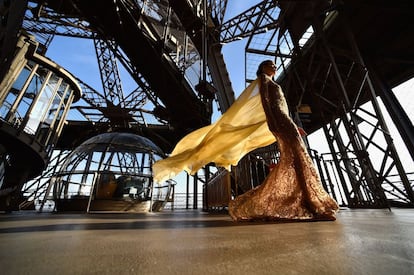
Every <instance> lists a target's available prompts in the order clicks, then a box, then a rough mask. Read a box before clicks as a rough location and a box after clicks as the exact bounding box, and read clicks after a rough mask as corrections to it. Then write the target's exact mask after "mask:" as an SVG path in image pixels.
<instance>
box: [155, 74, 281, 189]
mask: <svg viewBox="0 0 414 275" xmlns="http://www.w3.org/2000/svg"><path fill="white" fill-rule="evenodd" d="M275 141H276V138H275V136H274V135H273V134H272V133H271V132H270V130H269V128H268V126H267V122H266V115H265V113H264V110H263V106H262V102H261V99H260V93H259V80H258V79H256V80H255V81H253V82H252V83H251V84H250V85H249V86H248V87H247V88H246V89H245V90H244V91H243V92H242V93H241V94H240V96H239V98H238V99H237V100H236V101H235V102H234V103H233V104H232V105H231V106H230V108H229V109H228V110H227V111H226V112H225V113H224V114H223V115H222V116H221V117H220V118H219V119H218V120H217V121H216V122H215V123H213V124H211V125H208V126H205V127H203V128H200V129H198V130H195V131H193V132H191V133H189V134H188V135H186V136H185V137H184V138H182V139H181V140H180V141H179V142H178V144H177V145H176V147H175V148H174V150H173V152H172V153H171V155H170V156H169V157H168V158H166V159H162V160H159V161H157V162H155V163H154V164H153V167H152V169H153V174H154V181H155V182H162V181H165V180H167V179H170V178H173V177H174V176H176V175H177V174H178V173H180V172H181V171H183V170H184V171H186V172H187V173H189V174H191V175H193V174H195V173H196V172H197V171H198V170H199V169H200V168H202V167H203V166H205V165H206V164H208V163H210V162H214V163H215V164H216V165H217V166H221V167H224V168H226V169H227V170H230V167H231V165H237V163H238V162H239V160H240V159H241V158H242V157H243V156H244V155H246V154H247V153H248V152H250V151H252V150H254V149H257V148H260V147H264V146H267V145H270V144H272V143H273V142H275Z"/></svg>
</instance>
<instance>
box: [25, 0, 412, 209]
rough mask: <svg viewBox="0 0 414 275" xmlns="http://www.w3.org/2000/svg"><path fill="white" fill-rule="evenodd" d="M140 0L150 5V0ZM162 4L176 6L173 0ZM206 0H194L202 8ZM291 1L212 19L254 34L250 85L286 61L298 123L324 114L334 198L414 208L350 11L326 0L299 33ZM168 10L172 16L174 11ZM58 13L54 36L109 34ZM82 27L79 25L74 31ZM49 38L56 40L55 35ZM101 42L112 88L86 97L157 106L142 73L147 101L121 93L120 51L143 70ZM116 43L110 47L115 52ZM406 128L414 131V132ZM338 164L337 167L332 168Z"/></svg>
mask: <svg viewBox="0 0 414 275" xmlns="http://www.w3.org/2000/svg"><path fill="white" fill-rule="evenodd" d="M139 2H140V4H143V3H145V2H146V1H139ZM161 2H162V3H161V4H164V5H168V4H167V1H161ZM201 2H202V1H192V4H193V6H192V7H193V8H194V10H196V9H197V7H199V5H200V4H201ZM283 2H285V1H270V0H266V1H262V2H261V3H259V4H257V5H256V6H254V7H252V8H250V9H249V10H247V11H245V12H243V13H242V14H240V15H239V16H237V17H235V18H233V19H231V20H229V21H227V22H222V20H223V17H224V10H225V8H226V3H227V1H218V2H217V1H210V7H214V8H212V9H211V10H209V12H211V13H214V15H213V16H211V17H212V18H214V19H215V20H216V21H217V22H219V27H220V28H219V33H220V36H219V41H215V42H218V43H230V42H232V41H236V40H240V39H243V38H248V41H247V44H246V76H245V78H246V82H249V81H251V80H253V79H254V74H253V73H254V71H255V69H256V68H257V65H258V63H260V62H261V61H262V60H264V59H274V60H275V62H276V64H277V65H278V71H279V72H278V75H277V77H278V81H279V82H280V83H281V84H282V86H283V88H284V90H285V92H286V93H287V96H288V97H289V105H290V107H291V110H292V112H293V115H294V118H295V121H296V122H297V123H298V124H300V125H302V123H303V124H304V125H305V126H307V124H306V123H307V122H306V120H307V119H309V118H308V117H307V115H312V116H317V117H318V118H319V119H320V120H321V121H323V126H322V128H323V130H324V133H325V136H326V138H327V141H328V144H329V146H330V150H331V153H330V154H329V155H323V157H322V159H321V160H322V161H323V162H322V165H320V167H321V169H320V174H321V177H322V180H323V182H324V184H325V186H327V187H329V188H330V189H331V192H332V195H333V196H334V197H335V199H337V200H338V201H339V202H340V203H341V204H342V205H345V206H349V207H390V206H393V205H404V206H414V196H413V186H412V183H411V182H410V181H409V179H408V178H407V172H406V171H405V170H404V167H403V165H402V163H401V160H400V159H399V156H398V153H397V152H396V148H395V146H394V144H393V140H392V137H391V136H390V133H389V130H388V127H387V125H386V123H385V121H384V118H383V115H382V111H381V108H380V107H379V102H378V95H383V94H384V91H383V90H382V89H384V83H383V81H382V79H381V76H379V75H378V74H377V73H376V71H375V70H374V69H373V68H372V67H371V66H369V63H368V62H367V61H366V60H365V59H364V56H363V54H362V53H361V51H360V49H359V48H358V45H357V43H356V42H355V37H354V34H353V32H352V30H350V29H349V28H348V26H347V20H348V17H347V14H346V13H341V12H340V11H337V10H335V4H337V3H336V2H337V1H325V2H326V3H329V2H331V5H330V6H327V9H326V10H324V12H328V11H329V12H328V13H329V14H330V17H329V16H327V18H326V20H325V21H320V20H317V19H316V18H313V19H312V20H311V21H312V23H311V24H309V26H308V27H309V29H306V30H305V31H301V32H300V33H301V35H300V37H299V36H298V35H297V33H292V29H291V27H290V25H289V22H287V19H286V17H287V16H288V15H287V14H286V10H284V9H283V8H281V3H283ZM320 2H322V1H320ZM325 2H324V4H325ZM211 3H216V4H211ZM217 3H219V4H217ZM167 11H168V9H167ZM47 14H49V13H47ZM164 15H165V16H167V17H168V13H166V14H164ZM53 16H54V15H53V14H52V13H50V17H51V18H53V20H52V19H51V20H50V21H48V20H45V21H44V22H42V21H39V19H36V24H37V25H32V26H31V27H30V28H31V30H32V31H34V32H38V33H44V34H50V35H55V34H58V33H59V34H60V35H67V36H77V37H82V36H85V37H86V36H87V37H89V38H91V37H92V38H93V37H95V38H96V39H100V38H102V37H99V36H96V34H94V32H91V31H90V30H89V29H88V25H87V24H86V23H85V22H83V21H82V20H81V19H79V18H78V19H76V18H69V17H68V18H65V17H60V18H58V17H59V16H62V15H59V16H55V17H53ZM313 16H315V14H314V15H313ZM39 18H40V17H39ZM42 18H45V16H42ZM330 18H331V19H332V20H335V24H337V26H339V28H340V30H341V31H343V33H344V34H345V35H346V38H345V39H344V40H343V41H346V43H342V44H337V43H335V41H332V40H330V38H329V37H328V31H329V26H330V25H329V24H331V23H332V22H330V21H329V19H330ZM33 20H34V19H33ZM28 21H30V20H28ZM39 22H40V23H41V24H40V25H39ZM338 22H339V23H338ZM76 25H78V26H79V28H73V27H74V26H76ZM40 26H41V27H40ZM36 28H38V29H36ZM62 28H66V29H65V30H62ZM94 35H95V36H94ZM45 41H49V40H48V38H47V37H46V38H45ZM99 41H101V40H96V43H97V49H98V50H97V51H99V52H97V56H98V57H99V59H104V60H106V61H105V62H103V63H102V64H101V66H102V68H103V69H106V68H107V69H108V70H107V74H106V75H103V76H102V79H103V81H104V82H105V83H106V84H105V85H106V88H105V89H106V90H105V92H104V94H100V93H98V94H99V95H98V99H92V98H93V95H92V94H89V95H88V94H86V95H85V98H86V100H88V98H89V103H90V104H91V105H92V106H93V107H99V105H100V104H101V103H99V100H105V103H107V102H106V101H107V99H111V100H113V101H114V102H118V103H119V104H121V105H122V107H123V108H128V106H133V107H134V108H136V107H138V108H139V107H140V106H141V104H142V102H143V101H144V100H145V96H137V95H141V93H143V94H145V95H146V96H147V97H148V99H149V100H151V101H153V103H155V104H156V102H157V98H156V95H155V94H151V92H150V91H151V90H150V89H149V87H147V86H146V85H145V84H146V83H145V80H144V79H143V78H140V77H138V80H140V79H142V80H141V82H142V83H140V84H141V85H140V89H138V90H137V91H136V93H137V94H135V95H134V98H138V99H139V100H138V102H134V103H133V102H132V100H131V101H128V98H129V97H122V96H121V95H119V90H122V88H121V87H120V86H119V85H120V82H119V78H118V77H117V75H116V74H113V70H116V67H115V66H113V65H112V63H111V62H110V60H111V59H112V58H114V57H115V56H116V57H117V58H120V59H121V60H124V63H125V64H124V65H125V66H126V67H127V68H129V70H131V72H134V73H135V74H134V75H138V74H137V68H134V66H133V65H128V58H127V57H125V58H122V56H124V54H123V53H122V52H121V51H119V50H118V48H117V45H116V41H112V42H113V43H111V40H106V41H105V42H104V43H101V42H99ZM167 42H168V41H167V40H165V41H164V43H167ZM46 44H47V43H46ZM100 47H102V48H100ZM194 47H195V46H194ZM108 48H109V49H110V51H107V49H108ZM192 62H193V61H189V63H185V62H184V63H182V64H191V63H192ZM303 63H306V65H303ZM299 65H300V66H299ZM101 71H102V70H101ZM137 82H138V81H137ZM108 83H110V85H109V84H108ZM105 85H104V86H105ZM293 87H295V88H293ZM385 89H386V88H385ZM327 91H329V92H331V91H335V94H334V95H332V94H327ZM95 92H96V91H95ZM95 92H92V93H95ZM305 98H306V99H305ZM383 98H384V99H385V97H383ZM130 99H132V97H131V98H130ZM113 101H112V102H113ZM122 102H123V103H122ZM309 102H310V103H312V104H313V105H312V109H311V111H310V112H308V111H304V110H308V109H307V107H309V106H307V104H308V103H309ZM384 102H387V101H386V100H384ZM389 102H390V101H388V103H389ZM96 109H99V108H96ZM394 109H395V110H397V109H398V108H394ZM396 112H398V111H396ZM400 112H401V110H400ZM102 114H103V112H102ZM103 116H104V115H103ZM309 125H310V124H309ZM309 127H310V131H311V132H313V131H314V130H316V129H314V128H312V126H311V125H310V126H309ZM406 132H407V133H409V130H407V131H406ZM410 140H412V139H410ZM372 149H374V150H375V152H376V156H375V159H373V157H372V155H370V153H369V152H370V151H371V150H372ZM413 151H414V150H411V151H410V152H411V153H412V152H413ZM330 165H331V167H334V169H330V168H329V167H328V166H330ZM334 179H337V182H334V181H335V180H334Z"/></svg>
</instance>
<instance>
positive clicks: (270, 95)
mask: <svg viewBox="0 0 414 275" xmlns="http://www.w3.org/2000/svg"><path fill="white" fill-rule="evenodd" d="M260 80H261V82H260V95H261V101H262V105H263V108H264V111H265V114H266V119H267V124H268V127H269V129H270V131H271V132H272V133H273V135H274V136H275V137H276V139H277V142H278V146H279V150H280V160H279V162H278V163H277V165H276V166H275V167H274V168H273V169H272V170H271V172H270V173H269V175H268V176H267V178H266V179H265V180H264V182H263V183H262V184H261V185H259V186H257V187H256V188H254V189H252V190H250V191H248V192H246V193H244V194H243V195H240V196H238V197H237V198H236V199H235V200H232V201H231V202H230V204H229V214H230V216H231V217H232V218H233V219H234V220H283V219H289V220H291V219H297V220H335V219H336V216H335V215H336V212H337V211H338V204H337V203H336V201H335V200H334V199H332V198H331V197H330V196H329V194H328V193H327V192H326V191H325V190H324V188H323V186H322V184H321V181H320V178H319V175H318V173H317V171H316V169H315V167H314V164H313V162H312V159H311V157H310V156H309V154H308V151H307V149H306V147H305V144H304V142H303V140H302V138H301V136H300V134H299V132H298V128H297V126H296V124H295V123H294V122H293V120H292V119H291V118H290V116H289V110H288V106H287V103H286V100H285V97H284V95H283V92H282V89H281V87H280V86H279V85H278V84H277V83H275V82H274V81H273V80H272V79H271V78H270V77H268V76H265V75H263V76H261V77H260Z"/></svg>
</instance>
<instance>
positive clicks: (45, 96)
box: [24, 74, 59, 134]
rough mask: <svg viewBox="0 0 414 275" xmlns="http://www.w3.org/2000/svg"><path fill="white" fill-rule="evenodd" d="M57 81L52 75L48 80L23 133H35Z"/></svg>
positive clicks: (46, 109)
mask: <svg viewBox="0 0 414 275" xmlns="http://www.w3.org/2000/svg"><path fill="white" fill-rule="evenodd" d="M58 80H59V79H58V77H57V76H56V75H54V74H53V75H52V76H51V77H50V78H49V80H48V82H47V83H46V85H45V88H44V89H43V91H42V93H41V94H40V96H39V98H38V100H37V101H36V105H35V106H34V107H33V109H32V111H31V112H30V117H29V120H28V122H27V124H26V127H25V129H24V131H25V132H27V133H29V134H34V133H35V132H36V130H37V128H38V127H39V124H40V123H41V122H42V119H43V117H44V116H45V113H46V112H47V111H48V106H49V103H50V101H51V99H52V98H53V94H54V91H55V89H56V86H57V83H58Z"/></svg>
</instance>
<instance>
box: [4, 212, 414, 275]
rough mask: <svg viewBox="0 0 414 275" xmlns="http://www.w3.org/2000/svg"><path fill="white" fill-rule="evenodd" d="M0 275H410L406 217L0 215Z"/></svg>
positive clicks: (413, 234)
mask: <svg viewBox="0 0 414 275" xmlns="http://www.w3.org/2000/svg"><path fill="white" fill-rule="evenodd" d="M0 273H1V274H7V275H9V274H58V275H62V274H364V275H367V274H392V275H394V274H414V209H400V208H398V209H394V208H393V209H392V210H391V211H389V210H388V209H375V210H372V209H369V210H366V209H363V210H361V209H358V210H355V209H352V210H350V209H341V211H340V212H339V213H338V217H337V220H336V221H334V222H284V223H282V222H279V223H275V222H273V223H269V222H267V223H266V222H254V223H252V222H239V223H237V222H233V221H232V220H231V218H230V217H229V216H228V215H227V214H217V213H215V214H211V213H206V212H202V211H199V210H175V211H170V210H166V211H164V212H160V213H148V214H115V213H110V214H108V213H106V214H102V213H101V214H98V213H94V214H68V213H64V214H63V213H59V214H56V213H55V214H54V213H36V212H26V211H24V212H23V211H22V212H14V213H11V214H0Z"/></svg>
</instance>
